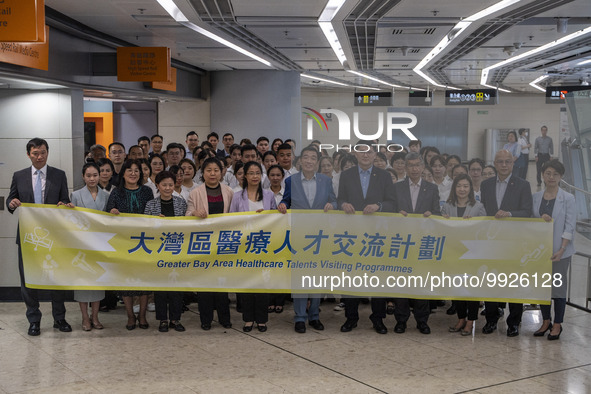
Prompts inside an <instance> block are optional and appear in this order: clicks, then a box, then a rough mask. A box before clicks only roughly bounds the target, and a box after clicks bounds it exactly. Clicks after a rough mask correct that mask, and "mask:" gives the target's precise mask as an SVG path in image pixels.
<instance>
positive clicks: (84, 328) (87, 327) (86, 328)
mask: <svg viewBox="0 0 591 394" xmlns="http://www.w3.org/2000/svg"><path fill="white" fill-rule="evenodd" d="M90 330H92V323H90V322H89V324H84V323H82V331H90Z"/></svg>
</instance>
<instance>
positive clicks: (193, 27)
mask: <svg viewBox="0 0 591 394" xmlns="http://www.w3.org/2000/svg"><path fill="white" fill-rule="evenodd" d="M181 24H182V25H183V26H185V27H188V28H189V29H191V30H193V31H195V32H197V33H199V34H203V35H204V36H206V37H208V38H211V39H212V40H214V41H217V42H219V43H220V44H222V45H225V46H227V47H228V48H231V49H233V50H235V51H237V52H240V53H242V54H243V55H246V56H248V57H250V58H251V59H254V60H256V61H257V62H260V63H263V64H264V65H265V66H269V67H273V65H272V64H271V63H270V62H268V61H267V60H265V59H263V58H262V57H260V56H257V55H255V54H254V53H252V52H249V51H247V50H246V49H242V48H240V47H239V46H238V45H235V44H232V43H231V42H230V41H228V40H225V39H223V38H222V37H220V36H218V35H216V34H214V33H212V32H210V31H208V30H205V29H204V28H202V27H199V26H197V25H196V24H194V23H193V22H182V23H181Z"/></svg>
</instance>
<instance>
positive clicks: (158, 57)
mask: <svg viewBox="0 0 591 394" xmlns="http://www.w3.org/2000/svg"><path fill="white" fill-rule="evenodd" d="M171 73H172V71H171V66H170V49H169V48H167V47H120V48H117V80H118V81H124V82H132V81H135V82H167V81H170V80H171V78H172V76H171Z"/></svg>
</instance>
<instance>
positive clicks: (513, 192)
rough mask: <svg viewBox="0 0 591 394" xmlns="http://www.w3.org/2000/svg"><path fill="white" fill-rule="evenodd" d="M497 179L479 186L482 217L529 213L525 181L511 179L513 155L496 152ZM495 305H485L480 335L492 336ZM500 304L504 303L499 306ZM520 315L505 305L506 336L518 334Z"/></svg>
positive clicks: (512, 305)
mask: <svg viewBox="0 0 591 394" xmlns="http://www.w3.org/2000/svg"><path fill="white" fill-rule="evenodd" d="M494 165H495V169H496V170H497V176H496V177H492V178H488V179H487V180H485V181H483V182H482V184H481V185H480V202H482V204H483V205H484V209H486V216H494V217H495V218H496V219H503V218H508V217H522V218H528V217H531V214H532V206H533V201H532V195H531V187H530V185H529V182H528V181H526V180H524V179H521V178H519V177H518V176H513V175H512V171H513V155H512V154H511V152H509V151H508V150H505V149H503V150H500V151H498V152H497V154H496V155H495V161H494ZM497 305H498V302H490V301H487V302H485V310H486V324H485V325H484V327H482V333H483V334H492V333H493V331H494V330H496V329H497V321H498V320H499V314H498V309H497ZM503 305H504V303H503ZM522 314H523V304H517V303H509V316H508V317H507V336H508V337H516V336H517V335H519V324H521V315H522Z"/></svg>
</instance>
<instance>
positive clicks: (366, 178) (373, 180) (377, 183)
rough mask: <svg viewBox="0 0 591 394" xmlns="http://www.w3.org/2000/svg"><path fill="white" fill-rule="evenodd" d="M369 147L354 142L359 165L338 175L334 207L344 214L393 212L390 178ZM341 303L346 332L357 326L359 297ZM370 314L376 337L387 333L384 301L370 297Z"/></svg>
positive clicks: (370, 142)
mask: <svg viewBox="0 0 591 394" xmlns="http://www.w3.org/2000/svg"><path fill="white" fill-rule="evenodd" d="M372 144H374V142H373V141H359V142H357V145H356V148H357V149H354V151H355V157H356V158H357V162H358V165H357V166H355V167H351V168H349V169H348V170H346V171H344V172H342V173H341V177H340V182H339V195H338V199H337V205H338V207H339V208H340V209H342V210H343V211H345V213H348V214H352V213H355V212H356V211H361V212H363V214H365V215H369V214H372V213H374V212H392V211H393V209H394V206H395V204H394V200H393V198H394V191H393V184H392V177H391V176H390V173H389V172H387V171H385V170H382V169H380V168H377V167H375V166H374V165H373V162H374V159H375V157H376V152H375V149H374V148H375V147H374V146H372ZM365 149H367V150H366V151H363V152H360V151H361V150H365ZM358 150H359V151H358ZM343 302H344V304H345V317H346V318H347V320H346V321H345V323H344V324H343V325H342V326H341V331H342V332H349V331H351V330H352V329H353V328H355V327H357V321H358V320H359V313H358V309H359V298H351V297H345V298H343ZM371 311H372V314H371V316H370V317H369V318H370V320H371V321H372V323H373V328H374V329H375V330H376V332H377V333H379V334H386V333H387V332H388V329H387V328H386V326H385V325H384V322H383V319H384V318H385V317H386V299H385V298H376V297H372V299H371Z"/></svg>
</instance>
